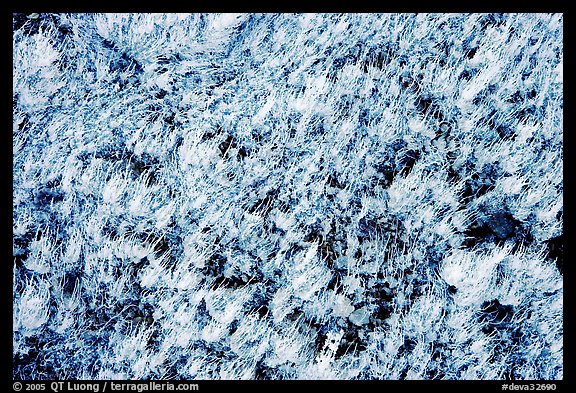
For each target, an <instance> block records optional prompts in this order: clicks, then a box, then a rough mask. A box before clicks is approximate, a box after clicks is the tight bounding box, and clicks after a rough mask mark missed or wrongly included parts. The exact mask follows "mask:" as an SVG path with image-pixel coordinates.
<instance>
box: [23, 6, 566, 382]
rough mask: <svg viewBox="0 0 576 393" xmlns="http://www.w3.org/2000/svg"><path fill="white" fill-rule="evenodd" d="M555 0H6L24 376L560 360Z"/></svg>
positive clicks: (527, 375) (215, 373) (545, 369)
mask: <svg viewBox="0 0 576 393" xmlns="http://www.w3.org/2000/svg"><path fill="white" fill-rule="evenodd" d="M562 28H563V17H562V15H561V14H472V15H462V14H440V15H438V14H418V15H407V14H383V15H379V14H373V15H363V14H354V15H332V14H330V15H324V14H318V15H291V14H283V15H271V14H267V15H254V14H248V15H232V14H226V15H219V14H210V15H200V14H196V15H180V14H177V15H176V14H174V15H173V14H167V15H147V14H135V15H132V14H106V15H92V14H89V15H86V14H73V15H64V14H62V15H50V14H40V15H32V16H26V15H20V14H15V15H14V16H13V61H14V68H13V92H14V93H13V115H14V120H13V153H14V155H13V175H14V183H13V191H14V196H13V207H14V209H13V220H14V221H13V244H14V248H13V255H14V258H13V260H14V265H13V277H14V288H13V290H14V299H13V300H14V319H13V326H14V328H13V344H14V352H13V359H14V368H13V375H14V377H15V378H24V379H45V378H52V379H65V378H78V379H103V378H106V379H110V378H115V379H140V378H185V379H186V378H187V379H193V378H194V379H239V378H246V379H315V378H321V379H322V378H328V379H373V378H376V379H504V378H512V379H561V378H562V377H563V356H562V351H563V330H562V329H563V328H562V311H563V300H562V299H563V298H562V296H563V285H562V264H563V258H562V242H563V238H562V232H563V230H562V211H563V200H562V195H563V173H562V162H563V157H562V154H563V153H562V148H563V128H562V121H563V116H562V111H563V99H562V91H563V80H562V78H563V77H562V69H563V38H562Z"/></svg>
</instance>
